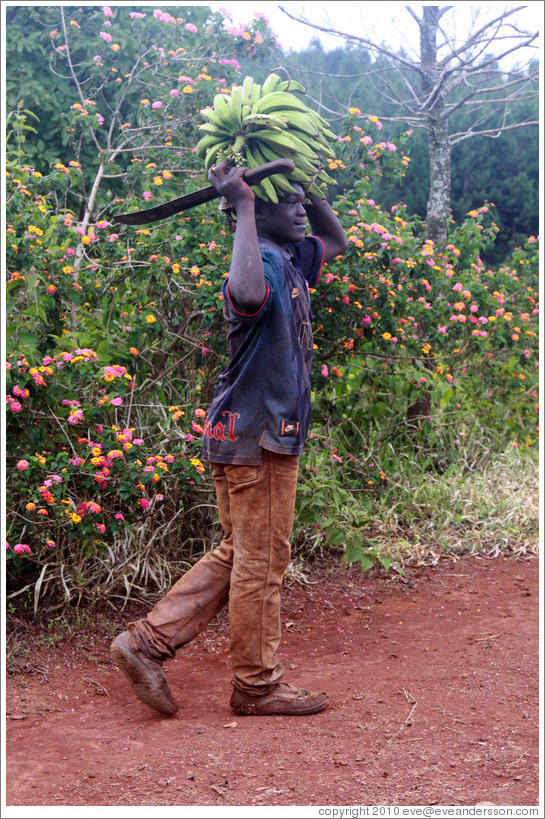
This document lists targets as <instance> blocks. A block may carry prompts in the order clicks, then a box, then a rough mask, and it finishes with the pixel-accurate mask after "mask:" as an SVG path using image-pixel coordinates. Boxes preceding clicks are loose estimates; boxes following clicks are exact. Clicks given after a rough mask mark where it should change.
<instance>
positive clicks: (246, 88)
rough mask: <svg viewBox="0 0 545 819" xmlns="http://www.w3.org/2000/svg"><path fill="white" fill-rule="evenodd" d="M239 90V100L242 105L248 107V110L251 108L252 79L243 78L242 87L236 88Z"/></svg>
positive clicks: (248, 77)
mask: <svg viewBox="0 0 545 819" xmlns="http://www.w3.org/2000/svg"><path fill="white" fill-rule="evenodd" d="M238 88H240V89H241V95H242V96H241V100H242V105H249V106H250V108H251V107H252V91H253V88H254V78H253V77H250V76H246V77H244V80H243V81H242V86H240V85H239V86H238Z"/></svg>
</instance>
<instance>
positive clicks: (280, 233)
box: [256, 184, 307, 247]
mask: <svg viewBox="0 0 545 819" xmlns="http://www.w3.org/2000/svg"><path fill="white" fill-rule="evenodd" d="M294 188H296V190H297V193H288V194H286V195H285V196H284V197H283V198H282V199H281V200H280V201H279V202H278V204H273V203H272V202H264V201H263V200H262V199H256V225H257V234H258V236H260V237H261V238H262V239H269V241H271V242H274V243H275V244H277V245H280V246H281V247H284V246H285V245H286V244H287V243H288V242H291V243H293V244H298V243H299V242H302V241H303V239H304V238H305V234H306V228H307V224H306V216H307V214H306V211H305V209H304V207H303V202H304V201H305V193H304V191H303V189H302V187H301V186H300V185H297V184H294Z"/></svg>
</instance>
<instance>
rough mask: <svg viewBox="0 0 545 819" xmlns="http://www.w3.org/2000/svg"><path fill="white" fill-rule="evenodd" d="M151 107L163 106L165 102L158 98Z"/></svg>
mask: <svg viewBox="0 0 545 819" xmlns="http://www.w3.org/2000/svg"><path fill="white" fill-rule="evenodd" d="M151 107H152V108H162V107H163V103H162V102H160V101H159V100H158V101H157V102H154V103H153V104H152V106H151Z"/></svg>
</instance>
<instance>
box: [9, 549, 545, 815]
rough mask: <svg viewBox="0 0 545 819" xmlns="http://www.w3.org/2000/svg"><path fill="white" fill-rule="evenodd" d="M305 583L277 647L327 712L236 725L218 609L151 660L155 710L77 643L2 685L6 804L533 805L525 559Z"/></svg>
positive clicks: (531, 606) (531, 637)
mask: <svg viewBox="0 0 545 819" xmlns="http://www.w3.org/2000/svg"><path fill="white" fill-rule="evenodd" d="M307 576H308V578H309V580H311V581H313V582H312V584H311V585H305V586H301V585H298V584H292V585H290V586H288V587H287V588H286V589H285V592H284V603H283V621H284V638H283V644H282V649H281V652H282V655H283V662H284V664H285V666H286V672H287V673H286V679H287V680H289V681H290V682H293V683H295V684H299V685H304V686H305V687H308V688H311V689H315V690H325V691H327V692H328V693H329V696H330V706H329V708H328V709H327V710H326V711H325V712H323V713H321V714H317V715H314V716H308V717H270V718H268V717H267V718H264V717H235V716H234V715H233V713H232V712H231V711H230V710H229V706H228V700H229V696H230V690H231V689H230V666H229V655H228V623H227V620H226V617H225V615H224V614H222V615H220V617H219V618H217V619H216V620H215V621H214V623H213V624H211V626H209V628H208V629H207V631H206V632H205V633H204V634H203V635H201V636H200V637H199V638H197V640H195V641H194V642H193V643H192V644H191V645H189V646H187V647H186V648H185V649H183V650H181V651H180V652H179V653H178V655H177V657H176V658H175V659H174V660H172V661H170V662H169V663H167V664H166V665H165V669H166V673H167V677H168V680H169V683H170V686H171V688H172V691H173V694H174V695H175V697H176V698H177V699H178V701H179V703H180V710H179V711H178V713H177V714H176V715H175V716H174V717H170V718H164V717H161V716H160V715H158V714H156V713H155V712H153V711H152V710H150V709H149V708H148V707H147V706H145V705H143V704H141V703H139V702H138V701H137V700H135V699H134V697H133V696H132V692H131V689H130V688H129V685H128V684H127V683H126V681H125V679H124V678H123V677H122V676H121V675H120V674H119V672H118V671H117V670H116V668H115V667H114V666H113V665H112V663H111V660H110V656H109V648H108V646H109V641H110V637H108V636H105V635H104V633H102V634H97V636H96V639H95V640H94V642H93V641H91V645H90V648H89V647H88V646H87V647H86V648H85V647H84V646H82V645H81V642H82V641H80V645H79V647H78V645H77V643H78V635H77V634H76V635H75V637H72V638H70V639H68V640H67V641H66V643H65V644H62V643H59V644H57V645H56V646H55V647H53V648H49V649H47V648H43V649H42V650H41V651H40V652H39V653H38V655H35V654H33V655H32V663H31V664H27V665H26V666H24V665H23V667H22V668H21V671H20V673H18V674H11V675H9V676H8V679H7V690H6V700H7V721H6V726H7V727H6V740H7V745H6V747H7V789H6V795H5V804H6V806H7V807H8V809H9V807H11V806H57V805H58V806H61V805H64V806H117V807H122V806H136V805H139V806H175V807H179V808H182V807H183V806H210V812H211V815H219V814H220V812H221V809H222V808H223V807H225V806H256V808H257V807H258V806H259V807H261V808H264V807H267V806H377V805H387V806H416V805H420V806H422V805H426V806H431V805H438V806H456V805H466V806H467V805H471V806H475V805H499V806H512V805H519V806H538V805H539V804H540V803H539V799H540V794H539V645H538V631H539V628H538V622H539V561H538V559H536V558H528V559H526V558H525V559H520V558H518V559H517V558H494V559H492V558H486V557H480V558H479V557H474V556H467V557H463V558H459V559H455V558H444V559H442V560H440V561H439V562H438V564H437V565H436V566H433V567H417V568H412V569H407V574H406V576H405V577H404V578H403V577H399V576H398V575H393V574H392V575H391V576H390V575H386V574H384V573H380V572H378V571H377V572H375V573H373V572H371V573H366V574H364V575H360V573H359V571H358V570H357V569H355V568H352V569H350V570H349V571H341V570H340V569H338V570H335V571H328V572H325V573H324V572H323V571H321V572H320V571H318V570H310V571H309V573H308V575H307ZM131 614H132V613H131ZM123 626H124V622H120V623H119V628H121V627H123ZM116 628H117V627H116V626H114V627H113V629H112V631H111V633H114V632H115V630H116ZM25 669H26V671H25ZM131 813H133V812H132V811H131ZM19 815H20V814H19ZM24 815H25V816H28V815H30V814H24ZM127 815H129V814H128V813H127ZM187 815H190V814H187ZM310 815H316V816H317V815H318V814H317V811H314V812H313V813H312V812H311V813H310Z"/></svg>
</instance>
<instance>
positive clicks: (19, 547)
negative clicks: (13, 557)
mask: <svg viewBox="0 0 545 819" xmlns="http://www.w3.org/2000/svg"><path fill="white" fill-rule="evenodd" d="M13 551H14V552H15V554H17V555H22V554H23V553H24V552H26V553H27V554H31V552H30V546H29V545H28V543H16V544H15V546H14V547H13Z"/></svg>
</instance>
